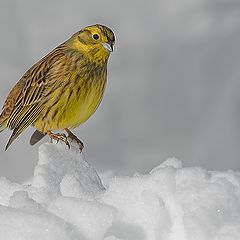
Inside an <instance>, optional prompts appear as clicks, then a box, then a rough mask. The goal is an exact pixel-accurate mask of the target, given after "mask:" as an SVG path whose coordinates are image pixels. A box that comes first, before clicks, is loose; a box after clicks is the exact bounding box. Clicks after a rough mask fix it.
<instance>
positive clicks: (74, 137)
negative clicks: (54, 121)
mask: <svg viewBox="0 0 240 240" xmlns="http://www.w3.org/2000/svg"><path fill="white" fill-rule="evenodd" d="M64 130H65V131H66V132H67V134H68V136H67V139H70V140H75V141H76V142H77V144H78V146H79V149H80V152H82V150H83V148H84V144H83V142H82V141H81V140H80V139H79V138H78V137H77V136H76V135H74V134H73V133H72V132H71V131H70V130H69V129H68V128H64Z"/></svg>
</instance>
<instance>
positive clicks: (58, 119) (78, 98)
mask: <svg viewBox="0 0 240 240" xmlns="http://www.w3.org/2000/svg"><path fill="white" fill-rule="evenodd" d="M66 78H67V79H69V78H71V79H72V80H71V82H70V83H69V85H68V86H67V87H66V86H64V85H63V86H62V87H60V88H58V89H56V90H55V91H54V93H53V94H52V96H51V98H52V99H54V100H53V101H49V103H46V110H45V111H43V113H42V114H41V116H40V117H39V118H38V120H37V121H36V122H35V123H34V127H35V128H37V129H38V130H39V131H42V132H47V131H48V130H60V129H64V128H70V129H71V128H76V127H78V126H80V125H81V124H83V123H84V122H85V121H86V120H87V119H88V118H89V117H90V116H91V115H92V114H93V113H94V112H95V111H96V109H97V108H98V106H99V104H100V102H101V100H102V97H103V93H104V89H105V85H106V71H101V73H99V72H93V74H92V75H91V76H87V77H81V76H80V77H78V78H77V77H76V76H71V77H69V76H66ZM66 81H67V80H66V79H65V82H66ZM47 109H50V110H47Z"/></svg>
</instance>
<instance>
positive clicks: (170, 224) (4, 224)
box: [0, 143, 240, 240]
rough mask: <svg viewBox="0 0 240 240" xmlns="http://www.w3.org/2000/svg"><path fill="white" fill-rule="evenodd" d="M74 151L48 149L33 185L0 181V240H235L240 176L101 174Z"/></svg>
mask: <svg viewBox="0 0 240 240" xmlns="http://www.w3.org/2000/svg"><path fill="white" fill-rule="evenodd" d="M102 176H103V177H104V176H105V177H104V185H105V187H104V186H103V184H102V181H101V179H100V178H99V176H98V174H97V172H96V171H95V170H94V169H93V167H92V166H91V165H90V164H89V163H88V162H87V161H86V160H85V158H84V155H83V154H81V153H80V152H79V150H78V149H77V148H76V147H75V146H72V147H71V150H69V149H68V148H67V147H66V146H65V145H64V144H62V143H59V144H43V145H42V146H41V147H40V149H39V161H38V165H37V166H36V168H35V171H34V177H33V180H32V183H31V184H29V185H24V184H18V183H12V182H10V181H9V180H7V179H5V178H0V190H1V191H0V240H30V239H31V240H32V239H34V240H38V239H39V240H40V239H41V240H50V239H51V240H55V239H56V240H77V239H81V240H159V239H161V240H237V239H240V173H239V172H237V171H225V172H216V171H207V170H205V169H203V168H199V167H192V168H184V167H183V166H182V162H181V161H179V160H177V159H175V158H170V159H168V160H166V161H165V162H163V163H162V164H160V165H159V166H157V167H155V168H154V169H153V170H152V171H151V172H150V173H149V174H146V175H141V174H135V175H134V176H132V177H126V176H114V175H113V173H112V172H108V173H103V174H102Z"/></svg>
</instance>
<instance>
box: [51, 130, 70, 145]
mask: <svg viewBox="0 0 240 240" xmlns="http://www.w3.org/2000/svg"><path fill="white" fill-rule="evenodd" d="M47 134H48V136H49V137H50V138H51V142H52V140H56V141H57V143H58V142H59V140H61V141H62V142H65V143H66V145H67V146H68V148H69V149H70V144H69V141H68V138H67V136H66V135H65V134H64V133H53V132H51V131H48V132H47Z"/></svg>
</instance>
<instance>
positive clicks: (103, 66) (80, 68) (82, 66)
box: [0, 24, 115, 151]
mask: <svg viewBox="0 0 240 240" xmlns="http://www.w3.org/2000/svg"><path fill="white" fill-rule="evenodd" d="M114 43H115V37H114V33H113V31H112V30H111V29H110V28H108V27H106V26H104V25H100V24H96V25H92V26H88V27H85V28H83V29H82V30H80V31H79V32H77V33H75V34H74V35H73V36H72V37H71V38H70V39H68V40H67V41H66V42H64V43H62V44H60V45H59V46H58V47H56V48H55V49H54V50H52V51H51V52H50V53H49V54H48V55H46V56H45V57H44V58H42V59H41V60H40V61H39V62H37V63H36V64H34V65H33V66H32V67H31V68H30V69H29V70H28V71H27V72H26V73H25V74H24V75H23V76H22V78H21V79H20V80H19V81H18V83H17V84H16V85H15V86H14V87H13V89H12V90H11V91H10V93H9V95H8V97H7V99H6V101H5V103H4V106H3V111H2V113H1V115H0V132H1V131H3V130H4V129H6V128H9V129H11V130H13V132H12V135H11V137H10V139H9V141H8V143H7V145H6V149H5V150H7V148H8V147H9V146H10V145H11V143H12V142H13V141H14V140H15V139H16V138H17V137H18V136H19V135H20V134H21V133H22V132H23V131H24V130H25V129H26V128H28V127H29V126H30V125H33V126H34V127H35V128H36V131H35V132H34V134H33V135H32V137H31V140H30V144H31V145H33V144H35V143H36V142H38V141H39V140H40V139H41V138H42V137H44V136H45V135H46V134H47V135H49V136H50V138H51V139H55V140H57V141H58V140H62V141H64V142H65V143H66V144H67V145H68V146H70V145H69V142H68V140H69V139H75V140H76V141H77V142H78V144H79V147H80V150H81V151H82V149H83V143H82V142H81V140H80V139H78V138H77V137H76V136H75V135H74V134H73V133H72V132H71V130H70V129H74V128H76V127H78V126H80V125H81V124H82V123H84V122H85V121H86V120H87V119H88V118H89V117H90V116H91V115H92V114H93V113H94V112H95V111H96V109H97V108H98V106H99V104H100V102H101V100H102V97H103V93H104V89H105V86H106V80H107V63H108V58H109V55H110V52H112V50H113V45H114ZM56 130H57V131H59V130H65V131H66V132H67V134H68V136H66V135H65V134H63V133H54V132H53V131H56Z"/></svg>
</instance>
